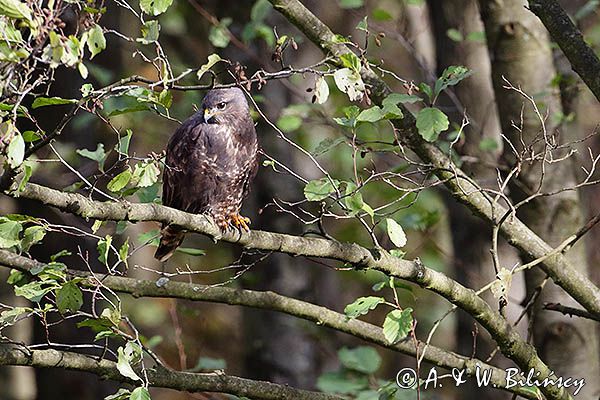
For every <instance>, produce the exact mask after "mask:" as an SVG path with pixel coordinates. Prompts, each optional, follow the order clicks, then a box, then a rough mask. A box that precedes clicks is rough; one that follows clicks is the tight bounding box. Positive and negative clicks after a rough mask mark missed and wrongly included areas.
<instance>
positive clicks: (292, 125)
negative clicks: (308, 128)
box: [275, 114, 302, 132]
mask: <svg viewBox="0 0 600 400" xmlns="http://www.w3.org/2000/svg"><path fill="white" fill-rule="evenodd" d="M275 125H277V127H278V128H279V129H281V130H282V131H283V132H292V131H295V130H296V129H298V128H300V127H301V126H302V118H300V117H299V116H297V115H289V114H288V115H282V116H281V117H279V119H278V120H277V122H276V124H275Z"/></svg>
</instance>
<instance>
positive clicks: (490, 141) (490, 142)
mask: <svg viewBox="0 0 600 400" xmlns="http://www.w3.org/2000/svg"><path fill="white" fill-rule="evenodd" d="M498 147H500V146H499V144H498V141H497V140H496V139H494V138H484V139H481V141H480V142H479V150H481V151H494V150H497V149H498Z"/></svg>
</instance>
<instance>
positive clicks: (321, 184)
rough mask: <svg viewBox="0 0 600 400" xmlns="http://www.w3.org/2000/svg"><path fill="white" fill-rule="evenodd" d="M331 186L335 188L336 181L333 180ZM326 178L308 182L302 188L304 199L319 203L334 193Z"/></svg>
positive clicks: (329, 181)
mask: <svg viewBox="0 0 600 400" xmlns="http://www.w3.org/2000/svg"><path fill="white" fill-rule="evenodd" d="M333 184H335V185H336V186H337V185H338V184H339V182H338V181H336V180H333ZM333 184H332V182H331V180H330V179H328V178H321V179H316V180H313V181H310V182H308V183H307V184H306V186H305V187H304V197H306V200H308V201H321V200H323V199H326V198H327V197H328V196H329V195H330V194H331V193H334V192H335V186H334V185H333Z"/></svg>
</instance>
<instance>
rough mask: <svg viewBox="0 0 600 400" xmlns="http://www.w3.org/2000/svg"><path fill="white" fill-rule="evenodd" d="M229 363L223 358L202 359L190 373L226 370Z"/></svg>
mask: <svg viewBox="0 0 600 400" xmlns="http://www.w3.org/2000/svg"><path fill="white" fill-rule="evenodd" d="M226 367H227V363H226V362H225V360H223V359H222V358H211V357H200V358H199V359H198V362H197V363H196V366H195V367H194V368H192V369H191V371H190V372H202V371H217V370H224V369H225V368H226Z"/></svg>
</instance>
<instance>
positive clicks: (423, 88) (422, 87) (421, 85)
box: [419, 82, 433, 100]
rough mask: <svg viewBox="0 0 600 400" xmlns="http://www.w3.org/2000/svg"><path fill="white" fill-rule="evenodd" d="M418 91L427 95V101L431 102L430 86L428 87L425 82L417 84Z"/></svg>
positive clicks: (431, 91)
mask: <svg viewBox="0 0 600 400" xmlns="http://www.w3.org/2000/svg"><path fill="white" fill-rule="evenodd" d="M419 90H420V91H421V92H423V93H425V95H427V97H428V98H429V100H433V90H432V89H431V86H429V85H428V84H426V83H425V82H421V83H419Z"/></svg>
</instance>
